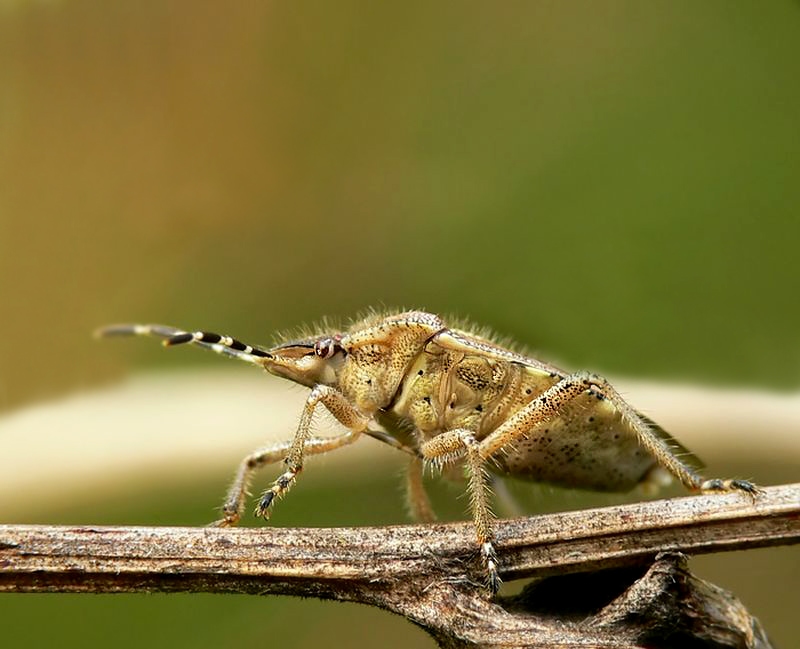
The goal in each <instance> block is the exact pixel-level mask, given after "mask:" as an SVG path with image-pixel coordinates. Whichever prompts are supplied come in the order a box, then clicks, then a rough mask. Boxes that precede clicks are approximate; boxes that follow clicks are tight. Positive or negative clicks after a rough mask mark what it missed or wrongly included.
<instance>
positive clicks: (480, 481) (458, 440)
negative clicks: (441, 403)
mask: <svg viewBox="0 0 800 649" xmlns="http://www.w3.org/2000/svg"><path fill="white" fill-rule="evenodd" d="M421 450H422V456H423V457H424V458H425V459H426V460H432V461H433V462H435V463H437V464H446V463H447V462H448V461H453V460H454V459H456V458H457V457H461V456H463V457H464V460H465V462H466V465H467V470H468V472H469V482H468V488H469V495H470V507H471V509H472V519H473V522H474V523H475V533H476V535H477V538H478V546H479V547H480V551H481V558H482V560H483V564H484V566H485V567H486V572H487V580H486V581H487V586H488V588H489V590H491V592H492V593H496V592H497V591H498V590H499V589H500V575H499V574H498V572H497V553H496V552H495V549H494V543H493V541H494V529H493V520H494V517H493V515H492V511H491V509H490V508H489V485H488V476H487V474H486V471H485V470H484V461H485V460H484V458H483V457H481V452H480V443H479V442H478V441H477V440H476V439H475V435H474V433H473V432H472V431H470V430H466V429H456V430H450V431H447V432H445V433H442V434H441V435H437V436H436V437H434V438H432V439H430V440H428V441H427V442H425V443H424V444H423V445H422V449H421Z"/></svg>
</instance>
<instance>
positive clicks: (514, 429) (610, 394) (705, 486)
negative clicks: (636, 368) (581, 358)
mask: <svg viewBox="0 0 800 649" xmlns="http://www.w3.org/2000/svg"><path fill="white" fill-rule="evenodd" d="M587 392H589V393H591V394H594V395H595V396H596V397H597V398H598V399H608V401H609V402H610V403H611V405H612V406H614V408H615V409H616V411H617V412H618V413H619V415H620V417H621V418H622V421H623V422H625V423H626V424H627V428H628V429H629V430H630V432H631V433H633V434H634V435H635V436H636V439H637V441H638V443H639V445H640V446H641V447H642V448H643V449H644V450H646V451H647V452H648V453H649V454H650V455H651V456H652V457H653V458H654V459H655V460H656V461H657V462H658V464H659V465H660V466H662V467H664V469H666V470H667V471H668V472H669V473H671V474H672V475H674V476H675V477H676V478H678V479H679V480H680V481H681V482H682V483H683V484H684V486H686V487H687V488H688V489H690V490H691V491H699V492H717V493H719V492H730V491H743V492H745V493H748V494H750V495H751V496H753V495H755V494H757V493H758V488H757V487H756V486H755V485H753V484H752V483H751V482H748V481H747V480H719V479H712V480H706V479H705V478H703V476H701V475H700V474H699V473H698V472H697V471H696V470H695V469H694V468H692V467H691V466H690V465H689V464H687V463H686V462H684V461H683V460H682V459H681V458H680V457H678V455H676V454H675V452H674V451H673V450H672V449H671V448H670V447H669V444H668V443H667V442H666V441H664V440H663V439H661V437H659V436H658V435H657V434H656V433H655V431H653V429H652V428H651V427H650V425H649V424H648V423H647V421H646V420H645V419H644V418H643V417H642V416H641V415H640V414H639V413H638V412H636V410H634V409H633V408H632V407H631V406H630V404H628V402H627V401H625V400H624V399H623V398H622V396H621V395H620V394H619V392H617V390H616V389H615V388H614V387H613V386H612V385H611V384H610V383H609V382H608V381H607V380H606V379H604V378H603V377H601V376H598V375H597V374H592V373H590V372H576V373H574V374H570V375H568V376H566V377H564V378H563V379H561V380H560V381H559V382H558V383H556V384H555V385H553V386H551V387H550V388H548V389H547V390H545V391H544V392H543V393H542V394H541V395H539V396H538V397H537V398H536V399H534V400H533V401H531V402H530V403H528V405H526V406H525V407H524V408H522V409H521V410H519V411H518V412H517V413H516V414H514V415H513V416H512V417H510V418H509V419H508V420H506V421H505V422H504V423H503V424H501V425H500V426H499V427H498V428H497V429H495V430H494V431H493V432H492V433H491V434H490V435H489V436H487V437H486V438H484V439H483V440H482V441H481V455H482V457H484V458H485V459H488V458H490V457H492V456H493V455H494V454H495V453H498V452H500V451H501V450H502V449H504V448H508V447H509V446H510V445H513V444H514V443H515V442H516V441H518V440H520V439H522V438H524V437H525V435H526V434H527V433H528V431H530V430H531V429H532V428H533V427H534V426H536V425H537V424H539V423H541V422H544V421H547V420H549V419H552V418H554V417H557V416H558V415H559V414H560V413H561V412H562V411H563V409H564V408H565V407H566V406H567V405H568V404H569V403H570V402H571V401H572V400H574V399H575V398H577V397H578V396H580V395H582V394H585V393H587Z"/></svg>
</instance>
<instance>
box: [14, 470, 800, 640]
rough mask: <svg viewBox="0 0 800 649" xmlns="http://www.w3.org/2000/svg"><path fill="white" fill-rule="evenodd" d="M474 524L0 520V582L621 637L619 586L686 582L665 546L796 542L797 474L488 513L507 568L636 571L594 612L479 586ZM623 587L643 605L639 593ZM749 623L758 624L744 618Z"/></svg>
mask: <svg viewBox="0 0 800 649" xmlns="http://www.w3.org/2000/svg"><path fill="white" fill-rule="evenodd" d="M473 536H474V533H473V530H472V528H471V526H470V525H469V524H462V523H456V524H448V525H417V526H398V527H382V528H336V529H277V528H257V529H254V528H239V529H222V528H136V527H128V528H113V527H57V526H26V525H2V526H0V592H94V593H97V592H135V591H161V592H174V591H190V592H201V591H203V592H217V593H219V592H236V593H254V594H284V595H304V596H315V597H321V598H327V599H338V600H349V601H359V602H363V603H367V604H372V605H376V606H379V607H381V608H386V609H389V610H392V611H394V612H396V613H399V614H401V615H404V616H405V617H407V618H408V619H410V620H411V621H413V622H414V623H416V624H418V625H420V626H422V627H424V628H426V629H427V630H428V631H429V632H430V633H431V634H432V635H434V637H436V638H437V639H438V640H439V642H440V643H441V644H442V646H453V647H456V646H458V647H461V646H500V645H502V646H537V647H551V646H552V647H555V646H559V647H572V646H601V647H631V646H636V642H638V640H637V639H636V638H640V637H641V636H636V635H635V632H637V631H638V632H641V630H642V628H643V627H642V626H641V621H638V622H635V623H633V624H628V625H627V627H626V626H625V624H623V625H622V627H620V626H619V624H620V620H623V621H624V620H626V619H627V618H626V616H625V614H624V611H626V610H628V609H625V608H624V602H625V601H626V600H625V599H624V598H625V597H627V598H629V599H630V598H631V597H633V595H632V594H631V591H632V589H635V588H637V587H638V588H639V589H640V590H641V589H642V588H643V586H642V584H646V583H648V582H647V581H646V580H647V579H650V580H651V581H652V580H656V581H658V580H657V579H656V576H657V575H658V574H663V573H664V571H665V570H666V569H665V568H664V565H668V566H669V565H671V566H672V568H671V569H670V570H671V571H672V576H671V578H670V579H671V581H670V583H671V584H672V585H673V586H674V585H675V584H677V583H679V582H680V583H686V584H688V583H689V582H690V577H689V576H687V577H686V579H684V580H683V581H681V580H679V579H677V578H676V577H675V575H676V574H679V573H681V570H683V567H682V564H681V563H680V561H678V560H677V559H675V558H674V555H670V557H671V558H670V557H667V558H666V559H662V561H661V563H660V564H658V563H657V564H653V561H654V560H655V558H656V556H657V555H659V554H660V553H664V552H676V551H679V552H682V553H688V554H699V553H708V552H720V551H726V550H741V549H745V548H753V547H763V546H772V545H787V544H792V543H797V542H799V541H800V484H795V485H786V486H780V487H768V488H766V489H765V490H764V492H763V493H762V494H759V496H758V497H757V498H756V499H755V500H751V499H750V498H749V497H748V496H746V495H743V494H730V495H712V496H695V497H688V498H680V499H673V500H660V501H650V502H644V503H636V504H632V505H624V506H620V507H610V508H605V509H594V510H584V511H579V512H566V513H561V514H552V515H547V516H537V517H532V518H524V519H515V520H510V521H503V522H501V523H499V524H498V526H497V548H498V551H499V554H500V558H501V572H502V576H503V577H504V578H505V579H506V580H511V579H518V578H522V577H536V578H542V577H548V576H553V575H564V574H567V573H575V572H596V571H600V570H609V569H616V570H617V572H616V573H615V574H616V575H620V574H630V575H632V577H631V579H630V581H629V583H628V584H627V585H628V586H630V583H631V582H634V581H636V578H637V577H639V578H641V579H639V581H638V582H636V583H634V584H633V586H631V587H630V588H628V589H627V591H625V587H624V586H623V587H622V591H625V592H624V593H622V591H620V592H618V593H616V595H620V593H622V595H620V597H621V598H622V599H620V598H618V597H612V598H611V599H610V600H609V601H606V602H603V604H604V607H602V611H601V612H600V613H597V611H596V610H595V611H593V613H594V614H593V615H583V616H582V617H581V619H580V620H576V619H575V617H574V615H573V616H572V617H569V616H568V617H567V618H565V620H566V621H565V620H560V621H554V620H553V618H552V615H553V612H549V613H547V614H544V615H543V614H537V613H541V611H538V612H537V611H535V610H534V611H532V610H531V605H530V601H528V602H527V603H526V602H525V601H524V598H523V600H520V599H515V600H513V601H512V600H505V601H504V600H497V601H491V600H490V599H488V597H487V596H486V594H485V593H484V591H483V590H482V589H481V588H480V587H478V586H476V585H475V583H474V582H479V581H480V580H481V569H480V564H479V562H478V561H477V560H476V557H475V548H474V538H473ZM665 561H666V563H664V562H665ZM648 566H650V570H649V572H647V574H645V576H644V577H642V575H643V574H644V573H645V570H646V568H647V567H648ZM620 569H622V572H620ZM626 570H627V571H628V572H625V571H626ZM630 571H633V572H630ZM684 572H685V571H684ZM685 575H688V573H685ZM603 579H604V580H606V581H607V579H606V577H604V578H603ZM643 580H644V581H643ZM663 581H664V580H663V579H662V580H661V582H663ZM661 582H659V583H660V584H661V585H660V586H658V587H659V588H662V587H663V586H664V584H663V583H661ZM698 583H699V582H698ZM694 585H696V584H694ZM687 588H688V586H687ZM529 594H530V593H529ZM662 595H663V594H662ZM684 595H685V593H684ZM706 595H708V593H706V592H704V593H703V596H706ZM726 596H727V595H726ZM662 599H663V596H662ZM529 600H530V598H529ZM634 600H635V601H636V605H638V606H641V602H642V599H641V597H639V598H638V599H636V598H634ZM634 600H631V601H634ZM684 600H685V598H684ZM676 601H677V600H676ZM501 604H504V605H505V608H504V607H503V606H501ZM621 606H622V607H623V608H622V609H621V608H620V607H621ZM730 606H733V604H731V605H730ZM615 607H616V608H615ZM729 608H730V607H729ZM734 608H735V607H734ZM731 610H733V609H731ZM737 610H738V609H737ZM742 610H743V609H742ZM556 613H557V611H556ZM745 613H746V612H745ZM603 615H605V617H603ZM734 617H735V616H734ZM612 619H613V620H616V622H614V623H613V624H612V623H611V622H609V620H612ZM726 620H727V618H726ZM587 621H592V623H591V624H589V623H588V622H587ZM637 624H639V627H638V628H637V627H636V625H637ZM615 625H616V626H615ZM745 626H746V624H745ZM751 636H752V637H753V638H756V639H757V637H758V633H755V632H754V631H752V625H751ZM649 646H658V645H656V644H651V645H649ZM708 646H727V645H708ZM731 646H735V645H731ZM751 646H768V645H764V644H762V645H758V644H752V645H751Z"/></svg>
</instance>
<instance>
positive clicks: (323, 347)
mask: <svg viewBox="0 0 800 649" xmlns="http://www.w3.org/2000/svg"><path fill="white" fill-rule="evenodd" d="M314 353H315V354H316V355H317V356H319V357H320V358H330V357H331V356H333V355H334V353H336V343H335V342H334V340H333V338H322V339H320V340H318V341H317V342H315V343H314Z"/></svg>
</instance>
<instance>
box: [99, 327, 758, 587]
mask: <svg viewBox="0 0 800 649" xmlns="http://www.w3.org/2000/svg"><path fill="white" fill-rule="evenodd" d="M98 334H99V335H100V336H104V337H105V336H154V337H156V338H161V339H163V342H164V344H165V345H166V346H174V345H182V344H189V345H195V346H198V347H202V348H204V349H209V350H211V351H214V352H217V353H220V354H225V355H227V356H231V357H233V358H236V359H238V360H243V361H246V362H248V363H250V364H252V365H257V366H260V367H262V368H263V369H264V370H266V371H267V372H269V373H270V374H274V375H276V376H279V377H282V378H285V379H289V380H290V381H294V382H295V383H298V384H300V385H303V386H306V387H307V388H309V389H310V392H309V394H308V397H307V399H306V402H305V405H304V407H303V409H302V412H301V413H300V419H299V422H298V426H297V430H296V432H295V434H294V437H293V438H292V439H290V440H287V441H285V442H280V443H277V444H273V445H270V446H266V447H264V448H260V449H258V450H256V451H254V452H253V453H251V454H250V455H248V456H247V457H246V458H244V460H242V462H241V464H240V466H239V469H238V471H237V473H236V476H235V478H234V481H233V484H232V485H231V487H230V489H229V491H228V494H227V496H226V498H225V501H224V503H223V505H222V519H221V520H219V521H218V522H217V523H216V524H217V525H225V526H227V525H235V524H236V523H237V522H238V521H239V519H240V518H241V516H242V515H243V512H244V508H245V504H246V502H245V501H246V498H247V489H248V485H249V483H250V481H251V479H252V477H253V474H254V472H256V471H257V470H258V469H259V468H261V467H263V466H266V465H269V464H274V463H278V462H282V463H283V469H282V471H281V473H280V475H278V477H277V478H276V479H275V480H274V482H273V483H272V485H271V486H270V487H269V488H268V489H266V490H265V491H264V492H263V493H262V494H261V496H260V497H259V499H258V503H257V505H256V509H255V514H256V516H260V517H264V518H268V517H269V515H270V513H271V511H272V508H273V507H274V506H275V503H276V501H277V500H278V499H279V498H281V497H282V496H284V495H285V494H286V492H287V491H288V490H289V489H290V488H291V487H292V485H294V483H295V482H296V480H297V477H298V475H299V473H300V472H301V470H302V469H303V465H304V461H305V458H306V457H307V456H309V455H316V454H320V453H327V452H329V451H333V450H336V449H338V448H342V447H344V446H348V445H350V444H352V443H353V442H355V441H356V440H357V439H358V438H359V437H360V436H361V435H369V436H371V437H373V438H376V439H378V440H380V441H382V442H384V443H386V444H389V445H390V446H393V447H394V448H396V449H399V450H401V451H404V452H405V453H407V454H408V456H409V460H408V476H407V480H406V485H407V493H408V501H409V504H410V507H411V510H412V513H413V514H414V515H415V517H416V518H417V519H419V520H421V521H429V520H432V519H433V509H432V507H431V504H430V501H429V500H428V497H427V495H426V493H425V488H424V485H423V480H422V477H423V469H424V467H425V465H426V464H432V465H434V466H436V467H439V468H441V469H446V470H447V472H448V474H450V473H453V470H452V469H454V468H455V469H459V468H460V469H463V471H464V474H465V476H466V482H467V489H468V492H469V495H470V499H469V502H470V510H471V515H472V520H473V523H474V526H475V534H476V543H477V548H478V550H479V553H480V558H481V564H482V571H483V575H484V579H485V582H486V586H487V588H488V589H489V590H490V591H491V592H492V593H495V592H497V590H498V588H499V587H500V575H501V572H502V565H501V562H500V561H499V560H498V556H497V551H496V548H495V545H496V539H495V534H494V518H493V515H492V513H491V509H490V503H489V500H490V494H489V487H490V484H489V483H490V480H491V479H492V476H500V477H511V478H518V479H523V480H530V481H536V482H544V483H550V484H556V485H562V486H566V487H574V488H582V489H593V490H601V491H629V490H631V489H632V488H634V487H635V486H637V485H642V484H644V485H647V484H656V483H658V482H662V481H663V476H664V475H665V474H668V475H671V476H674V477H675V478H677V479H678V480H679V481H680V482H681V483H682V484H683V485H685V486H686V487H687V488H688V489H690V490H691V491H694V492H729V491H740V492H745V493H747V494H749V495H750V496H751V497H754V496H755V494H757V492H758V489H757V488H756V487H755V486H754V485H753V484H752V483H750V482H748V481H746V480H737V479H716V478H715V479H706V478H704V477H703V476H702V475H701V474H700V473H699V465H697V464H695V463H693V462H692V460H691V456H690V455H689V454H688V453H687V452H685V449H683V447H681V446H680V445H679V444H678V443H677V442H676V441H675V440H674V439H672V438H671V437H670V436H669V435H668V434H667V433H666V432H665V431H663V430H662V429H661V428H660V427H659V426H658V425H656V424H655V423H654V422H652V421H650V420H649V419H648V418H646V417H645V416H643V415H642V414H640V413H639V412H637V411H636V410H635V409H634V408H633V407H632V406H631V405H630V404H628V402H627V401H625V400H624V399H623V398H622V397H621V396H620V394H619V393H618V392H617V391H616V389H615V388H614V387H613V386H612V385H611V384H610V383H609V382H608V381H607V380H606V379H604V378H603V377H601V376H599V375H597V374H593V373H590V372H586V371H579V372H565V371H563V370H561V369H559V368H558V367H555V366H553V365H550V364H548V363H545V362H542V361H540V360H537V359H536V358H533V357H530V356H527V355H525V354H521V353H518V352H516V351H513V350H512V349H511V348H509V347H506V346H503V345H500V344H497V343H495V342H493V341H492V340H490V339H489V338H487V337H486V336H485V335H482V334H479V333H473V332H471V331H470V330H467V329H466V328H463V329H462V328H458V327H452V326H449V325H448V324H447V323H446V322H445V321H444V320H443V319H442V318H441V317H440V316H438V315H435V314H433V313H427V312H424V311H405V312H402V313H390V314H371V315H369V316H367V317H365V318H362V319H359V320H356V321H355V322H353V323H352V324H351V325H349V326H348V327H343V328H340V329H338V328H333V327H331V328H329V329H327V330H325V331H321V332H319V333H316V334H310V335H308V336H305V337H302V338H301V339H299V340H291V341H286V342H282V343H280V344H277V345H275V346H273V347H271V348H269V349H266V348H261V347H258V346H255V345H250V344H246V343H243V342H240V341H239V340H237V339H235V338H231V337H230V336H225V335H220V334H215V333H210V332H207V331H184V330H182V329H176V328H174V327H168V326H164V325H152V324H151V325H140V324H122V325H112V326H109V327H105V328H103V329H100V330H99V331H98ZM319 406H322V407H324V408H325V409H327V410H328V412H330V414H332V415H333V417H334V418H335V419H336V420H337V421H338V422H339V423H340V424H341V425H342V427H343V428H344V432H343V433H341V434H339V435H336V436H332V437H318V436H315V435H312V433H311V423H312V419H313V417H314V414H315V412H316V410H317V408H318V407H319ZM501 550H502V548H501Z"/></svg>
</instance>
